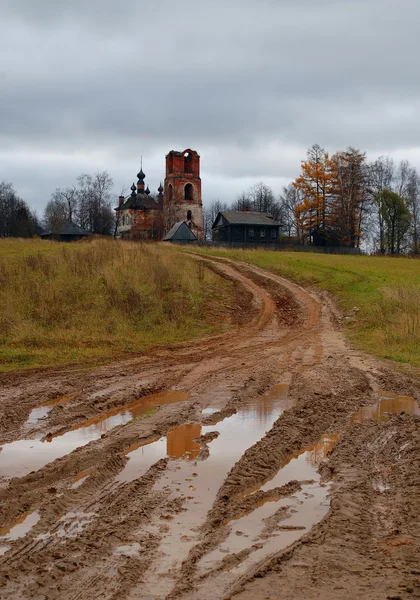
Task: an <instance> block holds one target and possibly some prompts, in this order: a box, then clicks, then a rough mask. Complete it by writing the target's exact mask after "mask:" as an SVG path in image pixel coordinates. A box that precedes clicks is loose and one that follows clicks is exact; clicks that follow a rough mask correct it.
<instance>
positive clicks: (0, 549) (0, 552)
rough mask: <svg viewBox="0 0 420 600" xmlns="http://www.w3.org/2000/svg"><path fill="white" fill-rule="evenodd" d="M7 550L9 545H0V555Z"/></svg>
mask: <svg viewBox="0 0 420 600" xmlns="http://www.w3.org/2000/svg"><path fill="white" fill-rule="evenodd" d="M8 550H10V546H0V556H3V555H4V554H6V552H7V551H8Z"/></svg>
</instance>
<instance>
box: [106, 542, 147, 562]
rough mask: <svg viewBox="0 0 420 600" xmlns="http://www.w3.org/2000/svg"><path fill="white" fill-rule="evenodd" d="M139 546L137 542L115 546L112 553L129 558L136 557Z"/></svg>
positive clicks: (139, 549)
mask: <svg viewBox="0 0 420 600" xmlns="http://www.w3.org/2000/svg"><path fill="white" fill-rule="evenodd" d="M140 552H141V546H140V544H138V543H137V542H135V543H133V544H126V545H125V546H117V548H115V550H114V552H113V554H115V555H116V556H128V557H129V558H132V557H137V556H139V555H140Z"/></svg>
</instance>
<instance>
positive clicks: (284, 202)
mask: <svg viewBox="0 0 420 600" xmlns="http://www.w3.org/2000/svg"><path fill="white" fill-rule="evenodd" d="M302 200H303V198H302V194H301V192H300V191H299V190H298V189H296V188H295V187H294V185H293V184H290V185H288V186H287V187H286V186H285V187H283V190H282V192H281V193H280V195H279V198H278V204H279V207H280V218H279V221H280V223H281V228H280V231H281V233H283V234H285V235H287V237H288V238H289V239H290V238H292V237H294V236H296V237H299V232H298V231H297V220H296V216H295V215H296V207H297V206H298V205H299V204H300V203H301V202H302Z"/></svg>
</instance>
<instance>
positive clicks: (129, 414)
mask: <svg viewBox="0 0 420 600" xmlns="http://www.w3.org/2000/svg"><path fill="white" fill-rule="evenodd" d="M187 397H188V396H187V394H186V393H185V392H182V391H180V390H175V391H170V392H165V393H162V394H153V395H152V396H146V397H144V398H140V399H139V400H137V401H135V402H132V403H130V404H127V405H125V406H122V407H118V408H115V409H113V410H111V411H109V412H107V413H103V414H100V415H98V416H96V417H93V418H92V419H89V420H88V421H85V422H84V423H81V424H79V425H75V426H74V427H71V428H70V429H69V430H67V431H66V432H65V433H63V434H59V435H57V436H54V437H47V438H46V439H44V440H41V439H39V438H38V439H35V440H17V441H16V442H12V443H10V444H5V445H4V446H2V447H1V448H0V450H1V451H0V476H3V477H22V476H24V475H27V474H28V473H30V472H31V471H36V470H38V469H41V468H42V467H43V466H45V465H46V464H48V463H49V462H52V461H53V460H56V459H57V458H61V457H62V456H65V455H66V454H69V453H70V452H73V450H76V448H80V447H81V446H85V445H86V444H89V442H92V441H94V440H97V439H99V438H100V437H101V435H102V434H103V433H106V432H107V431H109V430H110V429H112V428H113V427H117V426H118V425H124V424H125V423H127V422H128V421H131V420H132V419H136V418H138V417H141V416H142V415H144V414H146V413H147V412H148V411H150V410H151V409H152V408H156V407H157V406H160V405H162V404H173V403H175V402H182V401H184V400H186V399H187Z"/></svg>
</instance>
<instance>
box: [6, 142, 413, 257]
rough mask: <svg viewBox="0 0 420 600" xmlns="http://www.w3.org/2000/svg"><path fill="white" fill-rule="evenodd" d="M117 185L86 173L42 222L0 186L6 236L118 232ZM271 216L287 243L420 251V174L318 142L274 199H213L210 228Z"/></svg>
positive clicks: (264, 190)
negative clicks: (249, 214) (70, 229)
mask: <svg viewBox="0 0 420 600" xmlns="http://www.w3.org/2000/svg"><path fill="white" fill-rule="evenodd" d="M112 189H113V180H112V177H111V176H110V175H109V173H108V172H107V171H102V172H98V173H96V174H94V175H89V174H82V175H80V176H79V177H78V178H77V180H76V182H75V184H73V185H71V186H69V187H66V188H58V189H56V190H55V191H54V192H53V193H52V194H51V198H50V200H49V202H48V203H47V205H46V207H45V210H44V214H43V218H42V219H39V218H38V216H37V214H36V213H35V212H34V211H32V210H31V209H30V207H29V206H28V205H27V203H26V202H25V201H24V200H22V199H21V198H19V196H18V195H17V193H16V191H15V190H14V188H13V185H12V184H10V183H6V182H0V237H9V236H15V237H30V236H33V235H36V234H39V233H40V232H41V231H42V230H46V231H51V232H54V231H55V230H57V231H58V230H59V227H60V224H61V223H62V222H63V221H71V222H72V223H75V224H76V225H79V226H80V227H82V228H83V229H86V230H87V231H89V232H91V233H98V234H105V235H107V234H112V233H113V232H114V229H115V215H114V211H113V204H112V203H113V202H116V198H115V195H114V194H113V193H112ZM227 210H239V211H244V210H250V211H256V212H267V213H270V214H272V215H273V217H274V218H275V219H276V221H277V222H278V223H279V224H280V233H281V241H284V242H286V243H289V244H301V245H314V246H344V247H350V248H360V247H364V248H368V249H369V250H371V251H373V252H378V253H381V254H403V253H414V254H419V253H420V176H419V173H418V172H417V170H416V169H415V167H413V166H412V165H410V163H409V162H408V161H401V162H400V163H398V164H396V163H395V162H394V161H393V160H392V159H391V158H390V157H387V156H381V157H379V158H377V159H376V160H374V161H373V162H369V161H368V160H367V158H366V154H365V153H364V152H362V151H360V150H358V149H356V148H352V147H349V148H347V150H344V151H342V152H336V153H335V154H332V155H330V154H329V153H328V152H327V151H325V149H324V148H321V147H320V146H319V145H317V144H315V145H313V146H312V147H311V148H309V150H308V151H307V155H306V159H305V160H304V161H302V163H301V172H300V174H299V175H298V177H297V178H296V179H295V180H294V181H293V182H291V183H290V184H289V185H288V186H285V187H283V189H282V190H281V192H280V193H279V194H277V195H276V194H275V193H274V191H273V190H272V189H271V187H270V186H268V185H266V184H264V183H263V182H260V183H257V184H255V185H253V186H251V187H250V188H249V189H248V190H246V191H243V192H242V193H241V194H239V196H238V197H237V198H236V200H234V201H233V202H232V203H231V204H228V203H225V202H220V201H218V200H217V201H214V202H211V203H210V204H209V205H207V206H206V207H205V208H204V231H205V235H206V238H207V239H211V226H212V224H213V222H214V221H215V219H216V216H217V214H218V212H223V211H227Z"/></svg>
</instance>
